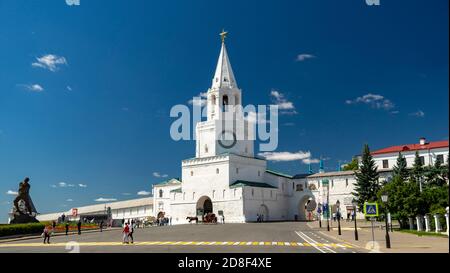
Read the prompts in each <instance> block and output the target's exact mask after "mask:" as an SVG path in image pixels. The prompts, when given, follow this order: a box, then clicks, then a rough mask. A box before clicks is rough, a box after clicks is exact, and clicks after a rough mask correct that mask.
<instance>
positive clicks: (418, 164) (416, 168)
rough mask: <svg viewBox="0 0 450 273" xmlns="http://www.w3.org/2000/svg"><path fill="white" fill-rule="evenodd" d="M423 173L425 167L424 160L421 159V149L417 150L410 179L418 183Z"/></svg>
mask: <svg viewBox="0 0 450 273" xmlns="http://www.w3.org/2000/svg"><path fill="white" fill-rule="evenodd" d="M423 175H424V169H423V164H422V160H420V157H419V151H416V157H415V158H414V164H413V167H412V170H411V173H410V181H413V182H416V183H417V184H418V183H419V180H420V179H422V177H423Z"/></svg>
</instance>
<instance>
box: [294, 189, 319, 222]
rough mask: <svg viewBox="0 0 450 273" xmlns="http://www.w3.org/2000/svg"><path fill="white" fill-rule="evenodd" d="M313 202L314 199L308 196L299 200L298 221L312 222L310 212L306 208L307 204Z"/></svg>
mask: <svg viewBox="0 0 450 273" xmlns="http://www.w3.org/2000/svg"><path fill="white" fill-rule="evenodd" d="M311 202H315V201H314V197H313V196H310V195H305V196H303V197H302V199H300V202H298V220H300V221H306V220H309V221H310V220H312V219H311V216H312V215H310V212H308V210H307V206H308V204H309V203H311Z"/></svg>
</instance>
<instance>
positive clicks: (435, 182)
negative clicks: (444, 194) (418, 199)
mask: <svg viewBox="0 0 450 273" xmlns="http://www.w3.org/2000/svg"><path fill="white" fill-rule="evenodd" d="M446 172H448V168H447V166H446V165H442V164H441V162H440V160H436V162H435V163H434V165H433V166H426V167H424V175H425V181H426V183H425V184H426V185H427V186H438V187H442V186H444V185H445V184H446V183H445V182H446V181H445V177H446Z"/></svg>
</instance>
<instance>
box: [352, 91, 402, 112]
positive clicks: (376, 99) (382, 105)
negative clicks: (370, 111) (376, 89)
mask: <svg viewBox="0 0 450 273" xmlns="http://www.w3.org/2000/svg"><path fill="white" fill-rule="evenodd" d="M345 103H346V104H358V103H363V104H367V105H370V106H371V107H372V108H375V109H383V110H391V109H392V108H394V107H395V104H394V103H392V102H391V101H390V100H389V99H386V98H385V97H384V96H382V95H378V94H372V93H368V94H366V95H364V96H361V97H357V98H356V99H354V100H346V101H345Z"/></svg>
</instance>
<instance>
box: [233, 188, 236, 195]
mask: <svg viewBox="0 0 450 273" xmlns="http://www.w3.org/2000/svg"><path fill="white" fill-rule="evenodd" d="M233 194H234V197H236V189H234V191H233Z"/></svg>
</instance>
